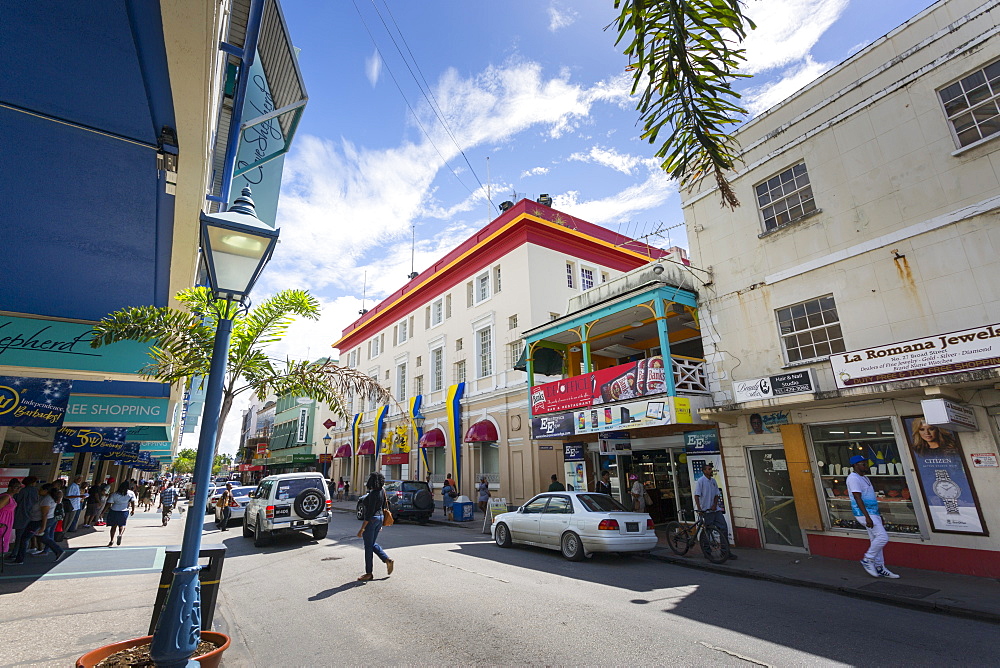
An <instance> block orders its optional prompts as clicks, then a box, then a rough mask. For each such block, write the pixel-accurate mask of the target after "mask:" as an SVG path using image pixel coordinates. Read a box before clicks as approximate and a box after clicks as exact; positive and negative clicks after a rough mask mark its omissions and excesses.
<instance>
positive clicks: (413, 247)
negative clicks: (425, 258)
mask: <svg viewBox="0 0 1000 668" xmlns="http://www.w3.org/2000/svg"><path fill="white" fill-rule="evenodd" d="M416 253H417V226H416V225H415V224H411V225H410V275H409V276H407V278H409V279H410V280H411V281H412V280H413V279H414V278H416V277H417V270H416V268H415V264H416V259H415V258H416Z"/></svg>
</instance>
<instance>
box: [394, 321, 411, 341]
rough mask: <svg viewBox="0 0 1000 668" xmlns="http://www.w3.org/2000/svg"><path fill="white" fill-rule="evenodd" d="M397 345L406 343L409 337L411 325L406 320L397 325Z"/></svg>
mask: <svg viewBox="0 0 1000 668" xmlns="http://www.w3.org/2000/svg"><path fill="white" fill-rule="evenodd" d="M396 329H397V334H396V344H397V345H398V344H400V343H405V342H406V340H407V339H408V338H410V337H409V323H408V322H407V321H406V320H403V321H401V322H400V323H399V324H398V325H396Z"/></svg>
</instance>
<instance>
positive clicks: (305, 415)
mask: <svg viewBox="0 0 1000 668" xmlns="http://www.w3.org/2000/svg"><path fill="white" fill-rule="evenodd" d="M308 433H309V409H308V408H306V407H305V406H303V407H302V408H300V409H299V425H298V431H297V432H296V438H295V442H296V443H298V444H302V443H305V442H306V435H307V434H308Z"/></svg>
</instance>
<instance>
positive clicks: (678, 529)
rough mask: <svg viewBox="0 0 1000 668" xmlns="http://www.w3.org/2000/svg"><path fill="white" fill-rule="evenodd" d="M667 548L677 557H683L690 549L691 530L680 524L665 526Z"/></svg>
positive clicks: (673, 523) (674, 523) (672, 523)
mask: <svg viewBox="0 0 1000 668" xmlns="http://www.w3.org/2000/svg"><path fill="white" fill-rule="evenodd" d="M667 546H669V547H670V551H671V552H673V553H674V554H676V555H678V556H684V555H685V554H687V551H688V550H690V549H691V528H690V527H689V526H687V525H686V524H681V523H680V522H671V523H670V524H668V525H667Z"/></svg>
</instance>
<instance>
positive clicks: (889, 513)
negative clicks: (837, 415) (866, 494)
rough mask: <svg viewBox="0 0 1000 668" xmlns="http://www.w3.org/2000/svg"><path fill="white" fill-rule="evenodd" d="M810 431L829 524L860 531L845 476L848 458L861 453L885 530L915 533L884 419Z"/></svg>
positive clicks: (907, 493) (903, 477)
mask: <svg viewBox="0 0 1000 668" xmlns="http://www.w3.org/2000/svg"><path fill="white" fill-rule="evenodd" d="M810 433H811V436H812V442H813V447H814V450H815V453H816V470H817V471H819V472H820V474H821V475H820V481H821V485H822V487H823V494H824V496H825V499H826V505H827V510H828V514H829V516H830V524H831V526H832V527H834V528H842V529H864V527H863V526H862V525H860V524H859V523H858V522H857V521H856V520H855V519H854V513H853V512H852V510H851V499H850V495H849V494H848V492H847V475H848V474H849V473H850V472H851V467H850V465H849V463H848V462H849V461H850V458H851V457H853V456H854V455H864V456H865V457H868V461H869V465H870V466H871V473H870V474H869V475H868V479H869V480H870V481H871V483H872V487H874V488H875V493H876V494H877V495H878V507H879V513H880V514H881V515H882V521H883V523H884V524H885V528H886V531H890V532H895V533H919V531H920V528H919V525H918V523H917V515H916V512H915V511H914V508H913V500H912V499H911V493H910V489H909V485H908V483H907V481H906V475H905V473H904V471H903V464H902V460H901V458H900V454H899V448H898V446H897V445H896V438H895V435H894V434H893V431H892V424H891V423H890V422H889V421H888V420H876V421H871V422H856V423H838V424H827V425H813V426H811V427H810Z"/></svg>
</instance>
